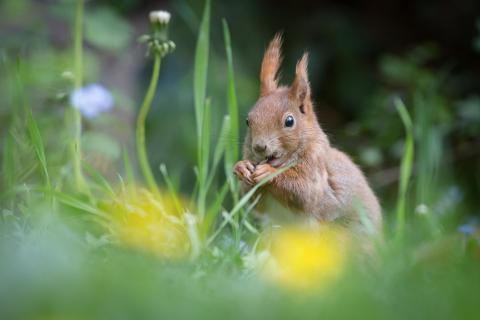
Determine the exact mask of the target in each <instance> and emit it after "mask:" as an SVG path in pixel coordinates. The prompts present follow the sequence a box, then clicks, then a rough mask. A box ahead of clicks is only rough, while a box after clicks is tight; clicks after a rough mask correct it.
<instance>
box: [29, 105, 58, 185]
mask: <svg viewBox="0 0 480 320" xmlns="http://www.w3.org/2000/svg"><path fill="white" fill-rule="evenodd" d="M25 118H26V122H27V129H28V134H29V137H30V142H31V143H32V147H33V149H34V150H35V155H36V156H37V160H38V162H39V163H40V168H41V169H42V173H43V176H44V178H45V185H46V186H47V189H48V190H50V189H51V186H52V184H51V182H50V176H49V174H48V168H47V158H46V156H45V147H44V144H43V139H42V136H41V135H40V130H38V126H37V123H36V121H35V119H34V118H33V115H32V110H31V109H30V108H29V107H28V106H26V105H25Z"/></svg>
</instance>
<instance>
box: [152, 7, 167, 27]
mask: <svg viewBox="0 0 480 320" xmlns="http://www.w3.org/2000/svg"><path fill="white" fill-rule="evenodd" d="M150 22H151V23H153V24H155V23H160V24H168V23H169V22H170V13H169V12H167V11H162V10H159V11H151V12H150Z"/></svg>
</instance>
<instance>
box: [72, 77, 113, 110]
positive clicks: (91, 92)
mask: <svg viewBox="0 0 480 320" xmlns="http://www.w3.org/2000/svg"><path fill="white" fill-rule="evenodd" d="M70 103H71V105H72V106H73V107H74V108H75V109H77V110H79V111H80V113H81V114H82V115H83V116H84V117H85V118H94V117H96V116H97V115H99V114H100V113H102V112H106V111H109V110H110V109H112V108H113V96H112V94H111V93H110V92H109V91H108V90H107V89H105V88H104V87H103V86H101V85H99V84H96V83H92V84H89V85H87V86H85V87H83V88H79V89H76V90H75V91H74V92H73V93H72V94H71V95H70Z"/></svg>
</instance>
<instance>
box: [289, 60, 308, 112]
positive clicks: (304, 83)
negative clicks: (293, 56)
mask: <svg viewBox="0 0 480 320" xmlns="http://www.w3.org/2000/svg"><path fill="white" fill-rule="evenodd" d="M308 97H310V82H309V81H308V53H304V54H303V56H302V59H300V60H299V61H298V62H297V68H296V70H295V79H294V80H293V83H292V86H291V88H290V99H292V100H295V101H298V102H300V103H303V102H304V101H305V99H306V98H308Z"/></svg>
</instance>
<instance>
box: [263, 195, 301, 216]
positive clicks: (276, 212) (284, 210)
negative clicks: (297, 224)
mask: <svg viewBox="0 0 480 320" xmlns="http://www.w3.org/2000/svg"><path fill="white" fill-rule="evenodd" d="M254 211H255V213H256V214H257V215H258V216H260V217H262V219H264V220H267V221H268V222H271V223H286V222H294V221H296V220H298V219H299V217H300V216H301V215H299V214H298V211H297V210H292V209H290V208H288V207H286V206H285V205H284V204H282V203H281V202H280V201H278V200H277V199H276V198H275V197H274V196H273V195H271V194H270V193H264V194H262V199H261V201H260V203H259V205H257V206H256V207H255V210H254Z"/></svg>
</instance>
